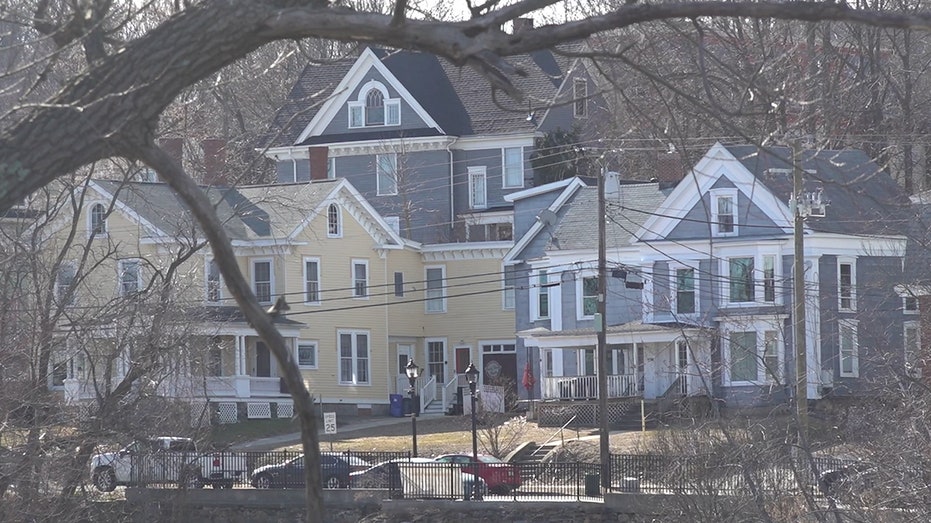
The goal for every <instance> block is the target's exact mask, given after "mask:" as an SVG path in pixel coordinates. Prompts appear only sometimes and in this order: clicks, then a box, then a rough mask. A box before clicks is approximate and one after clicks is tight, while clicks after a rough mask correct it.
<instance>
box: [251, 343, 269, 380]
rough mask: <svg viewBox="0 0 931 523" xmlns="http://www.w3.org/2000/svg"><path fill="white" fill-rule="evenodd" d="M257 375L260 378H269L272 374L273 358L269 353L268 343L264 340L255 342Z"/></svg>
mask: <svg viewBox="0 0 931 523" xmlns="http://www.w3.org/2000/svg"><path fill="white" fill-rule="evenodd" d="M255 375H256V376H257V377H259V378H268V377H271V375H272V360H271V355H270V354H269V353H268V345H265V343H264V342H261V341H257V342H255Z"/></svg>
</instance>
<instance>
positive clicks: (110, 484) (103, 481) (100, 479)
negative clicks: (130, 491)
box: [94, 467, 116, 492]
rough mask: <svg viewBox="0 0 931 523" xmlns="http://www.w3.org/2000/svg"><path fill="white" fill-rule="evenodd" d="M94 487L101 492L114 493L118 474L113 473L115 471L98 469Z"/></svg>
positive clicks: (106, 468)
mask: <svg viewBox="0 0 931 523" xmlns="http://www.w3.org/2000/svg"><path fill="white" fill-rule="evenodd" d="M94 487H96V488H97V490H99V491H101V492H113V490H114V489H115V488H116V474H114V473H113V469H111V468H109V467H105V468H102V469H97V470H96V471H95V472H94Z"/></svg>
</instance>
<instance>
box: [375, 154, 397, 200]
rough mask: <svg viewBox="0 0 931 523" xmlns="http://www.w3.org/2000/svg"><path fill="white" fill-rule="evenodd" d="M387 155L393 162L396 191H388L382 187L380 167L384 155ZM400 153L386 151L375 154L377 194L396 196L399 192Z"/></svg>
mask: <svg viewBox="0 0 931 523" xmlns="http://www.w3.org/2000/svg"><path fill="white" fill-rule="evenodd" d="M385 156H387V157H388V158H391V163H392V164H393V169H394V192H388V191H387V190H383V189H382V187H381V172H379V169H380V167H381V159H382V157H385ZM398 183H399V182H398V155H397V153H386V154H376V155H375V193H376V195H377V196H396V195H397V194H398Z"/></svg>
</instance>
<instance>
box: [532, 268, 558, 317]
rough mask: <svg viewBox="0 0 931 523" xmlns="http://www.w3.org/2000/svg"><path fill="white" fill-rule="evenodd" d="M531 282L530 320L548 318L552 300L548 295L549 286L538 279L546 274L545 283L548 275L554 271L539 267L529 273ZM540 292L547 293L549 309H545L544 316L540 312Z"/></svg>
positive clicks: (548, 281) (551, 310) (547, 281)
mask: <svg viewBox="0 0 931 523" xmlns="http://www.w3.org/2000/svg"><path fill="white" fill-rule="evenodd" d="M531 274H532V276H531V279H532V281H531V284H530V320H531V321H539V320H548V319H550V315H551V314H552V313H553V300H552V296H551V295H550V288H549V287H548V286H547V287H544V286H543V283H542V282H541V281H540V280H541V277H542V276H546V284H547V285H549V283H550V276H552V275H554V274H556V273H552V274H551V273H549V272H547V271H546V270H544V269H539V270H536V271H533V273H531ZM542 294H546V295H547V304H548V305H549V309H550V310H549V311H547V314H546V316H543V315H542V314H541V313H540V296H541V295H542Z"/></svg>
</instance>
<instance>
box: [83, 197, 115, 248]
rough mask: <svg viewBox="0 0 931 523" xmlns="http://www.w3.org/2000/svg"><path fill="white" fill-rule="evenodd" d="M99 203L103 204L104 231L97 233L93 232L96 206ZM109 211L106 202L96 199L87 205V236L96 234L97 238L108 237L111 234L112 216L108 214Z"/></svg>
mask: <svg viewBox="0 0 931 523" xmlns="http://www.w3.org/2000/svg"><path fill="white" fill-rule="evenodd" d="M98 205H101V206H103V232H99V233H97V234H96V235H95V234H94V233H93V231H94V218H93V215H94V208H95V207H96V206H98ZM107 211H108V209H107V204H106V203H105V202H100V201H94V202H90V204H89V205H88V206H87V237H88V238H90V237H91V236H94V238H95V239H96V238H106V237H108V236H109V235H110V216H108V215H107Z"/></svg>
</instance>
